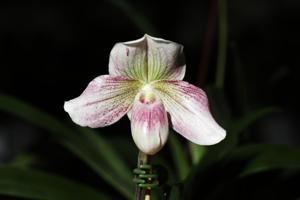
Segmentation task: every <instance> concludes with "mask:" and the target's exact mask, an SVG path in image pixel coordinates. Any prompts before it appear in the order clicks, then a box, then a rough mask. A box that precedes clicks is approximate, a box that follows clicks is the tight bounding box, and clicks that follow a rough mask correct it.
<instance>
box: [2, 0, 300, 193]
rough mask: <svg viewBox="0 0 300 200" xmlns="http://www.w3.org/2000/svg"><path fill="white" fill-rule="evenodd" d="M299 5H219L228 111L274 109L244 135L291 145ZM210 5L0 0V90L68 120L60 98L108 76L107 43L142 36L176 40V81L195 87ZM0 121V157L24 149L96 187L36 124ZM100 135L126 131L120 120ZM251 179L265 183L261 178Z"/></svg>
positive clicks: (213, 48)
mask: <svg viewBox="0 0 300 200" xmlns="http://www.w3.org/2000/svg"><path fill="white" fill-rule="evenodd" d="M299 8H300V1H297V0H238V1H228V22H229V24H228V26H229V33H228V44H229V45H228V51H227V52H228V54H227V63H226V78H225V94H226V98H227V99H228V103H229V105H230V107H231V110H232V112H233V115H234V117H236V118H238V117H239V116H240V115H242V114H243V113H245V112H247V110H252V109H255V108H260V107H265V106H277V107H280V108H282V110H283V111H282V112H280V113H276V114H272V115H270V116H268V117H266V118H264V119H262V120H260V121H259V122H257V123H256V125H255V126H254V127H253V130H255V131H254V132H255V134H252V135H251V138H250V140H251V141H254V142H266V143H276V144H287V145H292V146H299V143H300V133H299V128H300V127H299V124H300V120H299V116H298V113H299V108H300V106H299V101H300V98H299V95H298V93H299V75H300V70H299V66H300V59H299V48H300V37H299V36H300V30H299V24H300V12H299ZM214 10H215V11H214ZM216 10H217V8H216V5H215V3H214V1H213V0H212V1H207V0H205V1H204V0H201V1H180V2H174V1H159V2H155V1H137V0H135V1H133V0H131V1H130V0H126V1H125V0H122V1H118V0H106V1H97V2H92V1H91V2H85V1H81V2H78V3H69V4H66V3H57V2H52V3H1V5H0V92H1V93H2V94H9V95H12V96H15V97H17V98H20V99H22V100H25V101H27V102H30V103H31V104H33V105H35V106H37V107H39V108H41V109H43V110H45V111H47V112H48V113H50V114H53V115H55V116H57V117H58V118H60V119H61V120H68V121H70V120H69V118H68V116H67V113H65V112H64V111H63V102H64V101H65V100H69V99H72V98H74V97H76V96H78V95H79V94H80V93H81V92H82V90H83V89H84V88H85V87H86V85H87V84H88V82H89V81H91V80H92V79H93V78H94V77H96V76H98V75H101V74H107V73H108V58H109V52H110V50H111V48H112V47H113V45H114V44H115V43H116V42H120V41H129V40H134V39H137V38H140V37H142V36H143V34H144V33H145V32H148V34H150V35H153V36H156V37H162V38H164V39H168V40H172V41H176V42H178V43H181V44H183V45H184V47H185V54H186V60H187V74H186V78H185V80H186V81H189V82H191V83H193V84H195V85H198V86H200V87H203V88H204V89H205V88H206V86H207V85H211V84H214V81H215V71H216V67H215V66H216V59H217V44H218V35H217V32H218V28H217V21H216V20H215V19H216V17H217V15H216V14H217V12H216ZM143 20H147V21H148V22H149V23H148V24H147V23H146V22H145V23H144V22H143ZM241 96H243V98H241ZM241 99H242V100H241ZM0 120H1V121H0V162H2V163H6V162H9V161H10V160H12V159H13V158H14V156H15V155H17V154H18V153H19V152H21V151H33V152H35V153H36V154H37V155H39V156H40V159H44V162H42V164H40V165H41V166H38V167H40V168H43V169H46V170H50V171H56V172H57V173H61V174H63V175H64V176H70V177H72V178H74V177H75V179H80V180H84V181H87V182H91V183H95V182H96V183H97V184H99V183H98V182H97V180H96V178H95V177H94V175H93V174H90V173H89V172H86V171H85V170H84V169H85V166H81V164H80V163H78V164H76V167H72V169H71V170H70V168H69V167H68V166H74V165H73V164H74V163H76V162H77V160H76V158H74V157H72V156H71V155H69V154H68V153H67V152H65V150H64V149H62V148H61V147H60V146H59V145H58V144H56V143H55V142H54V141H53V140H52V139H51V138H49V137H47V136H45V134H40V132H41V131H42V130H39V129H37V128H34V127H32V126H30V124H27V123H24V122H22V120H19V119H16V118H14V117H11V116H10V115H6V114H4V113H0ZM103 132H104V133H106V134H107V137H111V135H114V136H115V135H123V134H127V135H128V137H129V135H130V129H129V121H128V119H127V118H124V119H122V120H121V122H119V124H118V125H113V126H110V127H107V128H104V129H103ZM62 160H63V161H62ZM75 174H76V175H75ZM76 177H77V178H76ZM260 179H261V180H263V181H265V182H264V183H266V184H268V181H266V180H267V179H269V177H268V176H262V177H261V178H260ZM251 181H252V180H250V182H251ZM254 181H256V180H254ZM284 190H285V191H284V192H286V193H288V189H287V188H286V189H284ZM269 192H270V193H272V191H269ZM271 199H272V198H271Z"/></svg>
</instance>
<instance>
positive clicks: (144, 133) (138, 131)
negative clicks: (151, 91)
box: [131, 93, 169, 155]
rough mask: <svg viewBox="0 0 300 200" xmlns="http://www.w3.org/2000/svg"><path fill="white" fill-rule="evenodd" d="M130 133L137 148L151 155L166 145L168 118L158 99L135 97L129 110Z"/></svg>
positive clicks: (141, 95)
mask: <svg viewBox="0 0 300 200" xmlns="http://www.w3.org/2000/svg"><path fill="white" fill-rule="evenodd" d="M131 132H132V137H133V140H134V142H135V144H136V145H137V147H138V148H139V149H140V150H141V151H142V152H144V153H146V154H150V155H153V154H155V153H157V152H158V151H159V150H160V149H161V148H162V147H163V146H164V144H165V143H166V141H167V138H168V134H169V125H168V117H167V113H166V111H165V108H164V106H163V104H162V102H161V101H160V99H159V98H158V97H155V96H153V98H152V99H151V100H150V101H147V100H145V99H144V97H143V94H142V93H140V94H139V95H137V97H136V99H135V101H134V104H133V107H132V110H131Z"/></svg>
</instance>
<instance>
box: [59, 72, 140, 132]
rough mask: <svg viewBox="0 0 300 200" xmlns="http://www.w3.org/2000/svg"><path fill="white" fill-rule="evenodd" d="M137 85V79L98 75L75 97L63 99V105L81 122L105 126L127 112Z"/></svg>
mask: <svg viewBox="0 0 300 200" xmlns="http://www.w3.org/2000/svg"><path fill="white" fill-rule="evenodd" d="M138 88H139V83H138V82H137V81H133V80H128V78H124V77H121V76H110V75H103V76H98V77H97V78H95V79H94V80H92V81H91V82H90V83H89V85H88V87H87V88H86V89H85V90H84V91H83V93H82V94H81V95H80V96H79V97H77V98H75V99H72V100H70V101H67V102H65V104H64V109H65V111H66V112H68V113H69V115H70V117H71V118H72V120H73V121H74V122H75V123H77V124H79V125H81V126H89V127H92V128H97V127H103V126H107V125H110V124H113V123H115V122H116V121H118V120H119V119H120V118H121V117H122V116H123V115H125V114H126V113H127V111H128V110H129V109H130V108H131V105H132V103H133V100H134V97H135V95H136V94H137V91H138Z"/></svg>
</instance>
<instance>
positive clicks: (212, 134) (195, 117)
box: [154, 81, 226, 145]
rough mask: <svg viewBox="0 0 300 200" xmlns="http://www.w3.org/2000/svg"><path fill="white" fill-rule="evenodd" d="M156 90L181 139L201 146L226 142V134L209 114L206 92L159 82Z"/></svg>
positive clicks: (189, 85) (186, 86) (182, 85)
mask: <svg viewBox="0 0 300 200" xmlns="http://www.w3.org/2000/svg"><path fill="white" fill-rule="evenodd" d="M154 87H155V88H156V90H157V91H158V92H159V95H160V97H161V98H162V100H163V103H164V105H165V108H166V110H167V111H168V112H169V113H170V116H171V122H172V127H173V129H174V130H176V131H177V132H178V133H180V134H181V135H182V136H184V137H185V138H187V139H188V140H190V141H192V142H194V143H196V144H200V145H213V144H216V143H218V142H220V141H221V140H223V139H224V138H225V135H226V132H225V130H224V129H223V128H222V127H220V126H219V125H218V124H217V123H216V121H215V120H214V119H213V117H212V115H211V114H210V111H209V107H208V100H207V97H206V94H205V92H204V91H203V90H201V89H199V88H197V87H195V86H193V85H191V84H189V83H187V82H184V81H159V82H157V83H156V84H155V86H154Z"/></svg>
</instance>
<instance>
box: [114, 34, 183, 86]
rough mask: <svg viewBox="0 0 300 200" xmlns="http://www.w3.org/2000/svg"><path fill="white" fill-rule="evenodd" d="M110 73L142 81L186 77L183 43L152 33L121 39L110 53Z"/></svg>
mask: <svg viewBox="0 0 300 200" xmlns="http://www.w3.org/2000/svg"><path fill="white" fill-rule="evenodd" d="M109 73H110V74H111V75H121V76H127V77H128V78H130V79H137V80H142V81H152V80H159V79H169V80H182V79H183V77H184V74H185V60H184V54H183V46H182V45H180V44H177V43H175V42H171V41H168V40H164V39H160V38H154V37H151V36H149V35H144V37H142V38H140V39H138V40H134V41H130V42H123V43H117V44H116V45H115V46H114V47H113V49H112V51H111V53H110V60H109Z"/></svg>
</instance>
